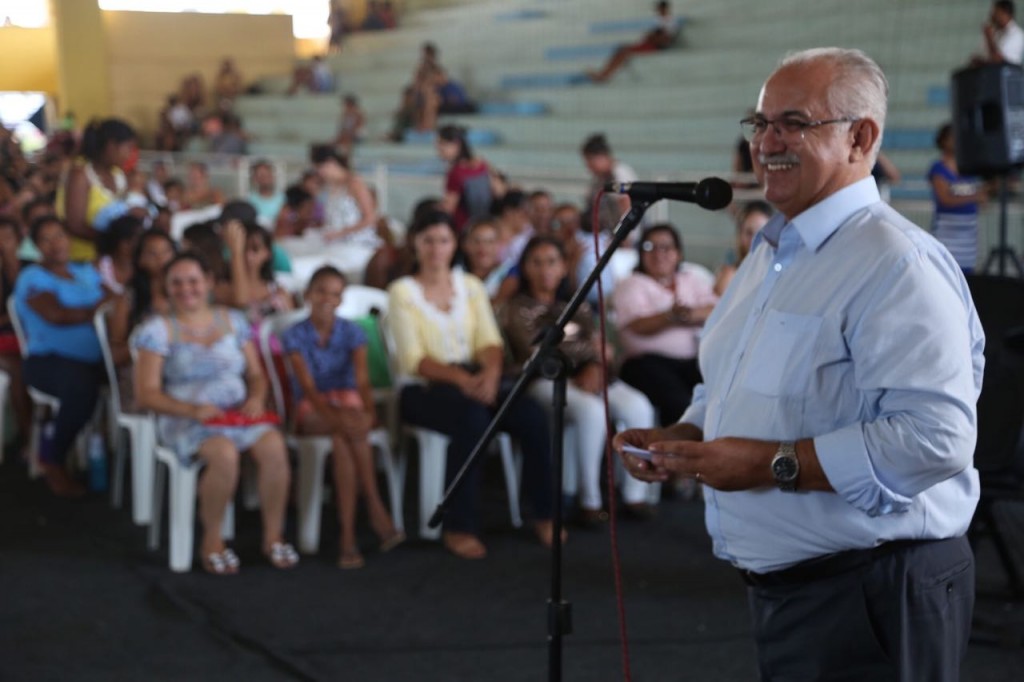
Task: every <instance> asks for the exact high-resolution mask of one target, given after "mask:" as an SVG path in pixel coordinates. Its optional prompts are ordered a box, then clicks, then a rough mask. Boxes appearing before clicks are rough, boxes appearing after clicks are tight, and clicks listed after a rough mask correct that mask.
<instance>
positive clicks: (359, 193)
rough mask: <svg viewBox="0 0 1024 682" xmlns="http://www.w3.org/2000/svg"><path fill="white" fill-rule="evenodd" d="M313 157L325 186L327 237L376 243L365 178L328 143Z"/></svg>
mask: <svg viewBox="0 0 1024 682" xmlns="http://www.w3.org/2000/svg"><path fill="white" fill-rule="evenodd" d="M311 159H312V162H313V165H314V166H315V167H316V172H317V174H318V175H319V176H320V180H321V181H322V182H323V185H324V189H323V192H322V193H321V195H320V199H321V202H322V203H323V206H324V223H323V236H324V239H326V240H328V241H336V240H343V241H346V242H359V243H365V244H372V245H376V244H377V242H378V238H377V234H376V223H377V212H376V211H375V210H374V207H373V197H372V196H370V190H369V188H368V187H367V186H366V183H365V182H364V181H363V179H362V178H361V177H360V176H359V174H357V173H356V172H355V171H354V170H352V169H351V168H350V167H349V163H348V159H346V158H345V157H344V156H341V155H340V154H338V153H337V152H336V151H334V150H333V149H331V148H330V147H326V146H320V147H315V148H314V149H313V152H312V155H311Z"/></svg>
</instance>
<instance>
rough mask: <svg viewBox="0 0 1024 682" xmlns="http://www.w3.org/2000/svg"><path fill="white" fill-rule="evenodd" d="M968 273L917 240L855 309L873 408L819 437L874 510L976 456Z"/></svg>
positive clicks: (976, 355) (979, 342)
mask: <svg viewBox="0 0 1024 682" xmlns="http://www.w3.org/2000/svg"><path fill="white" fill-rule="evenodd" d="M962 283H963V280H962V279H961V278H960V276H959V273H957V272H955V271H954V270H953V269H952V268H951V267H950V263H949V261H948V259H946V258H944V256H943V255H942V254H941V253H939V252H937V251H933V250H931V249H927V248H925V249H918V250H915V251H912V252H911V253H909V254H907V255H906V256H905V257H904V258H903V259H902V260H900V261H899V263H898V264H897V265H896V266H895V267H894V269H893V271H892V272H891V273H890V275H889V276H888V277H885V278H881V279H880V281H878V282H877V288H876V289H875V291H874V292H873V294H872V295H871V296H869V297H865V299H863V300H862V302H861V306H862V307H861V308H860V309H855V310H852V311H850V313H851V319H850V322H851V327H850V329H849V331H848V333H847V336H846V338H847V342H848V343H849V347H850V355H851V357H852V360H853V365H854V377H855V381H856V384H857V389H858V391H859V392H860V393H861V395H862V396H864V404H865V406H866V410H867V411H868V412H869V414H868V417H867V418H866V419H865V420H863V421H861V422H859V423H854V424H850V425H847V426H844V427H842V428H839V429H837V430H835V431H833V432H831V433H826V434H823V435H819V436H818V437H816V438H815V439H814V443H815V448H816V450H817V454H818V458H819V460H820V462H821V466H822V469H823V471H824V473H825V475H826V477H827V478H828V480H829V483H831V485H832V487H833V488H835V490H836V492H837V493H838V494H839V495H841V496H842V497H843V499H845V500H846V501H847V502H848V503H849V504H851V505H852V506H854V507H856V508H857V509H859V510H861V511H863V512H865V513H866V514H868V515H870V516H877V515H882V514H892V513H899V512H902V511H905V510H906V509H907V508H908V507H909V506H910V505H911V504H912V502H913V498H914V496H915V495H917V494H919V493H920V492H922V491H924V490H926V489H928V488H930V487H931V486H934V485H936V484H937V483H940V482H942V481H944V480H946V479H948V478H950V477H952V476H955V475H956V474H958V473H960V472H961V471H963V470H964V469H966V468H967V467H969V466H971V462H972V459H973V455H974V445H975V439H976V436H977V415H976V402H977V397H978V394H979V393H980V390H981V386H980V383H981V382H980V378H981V372H980V367H982V366H983V362H984V360H983V356H982V350H983V347H984V335H983V333H982V332H981V328H980V325H979V324H978V323H977V317H976V316H975V315H974V314H973V304H972V302H971V300H970V298H969V295H968V294H967V292H966V290H965V288H964V287H963V286H962ZM951 294H953V295H951ZM684 419H685V416H684Z"/></svg>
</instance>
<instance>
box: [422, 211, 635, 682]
mask: <svg viewBox="0 0 1024 682" xmlns="http://www.w3.org/2000/svg"><path fill="white" fill-rule="evenodd" d="M652 203H653V202H651V201H646V200H637V199H633V202H632V205H631V207H630V209H629V211H628V212H627V213H626V215H624V216H622V218H621V219H620V220H619V223H618V225H616V226H615V230H614V232H613V233H612V239H611V241H610V242H609V243H608V246H607V248H605V250H604V253H602V254H601V258H600V259H599V260H598V261H597V264H596V265H595V266H594V269H593V270H592V271H591V272H590V274H589V275H588V276H587V279H586V281H584V282H583V283H582V284H581V285H580V287H579V289H577V290H576V293H574V294H573V295H572V298H571V299H569V302H568V303H566V304H565V308H563V309H562V313H561V314H560V315H559V316H558V319H557V320H555V322H554V324H552V325H551V326H550V327H548V328H547V329H546V330H545V331H544V332H543V333H542V334H541V337H540V343H539V345H538V347H537V350H536V351H534V353H533V355H532V356H530V359H529V360H527V361H526V363H525V364H524V365H523V371H522V374H520V375H519V378H518V380H516V383H515V384H514V385H513V386H512V390H511V391H510V392H509V393H508V395H507V396H506V397H505V400H504V401H503V402H502V404H501V406H500V407H498V410H497V412H495V414H494V418H493V419H492V420H491V423H490V424H488V425H487V429H486V430H485V431H484V433H483V435H482V436H481V437H480V440H479V442H477V444H476V447H474V448H473V452H471V453H470V455H469V457H468V458H467V459H466V462H465V463H464V464H463V465H462V468H461V469H459V471H458V473H456V474H455V477H454V478H453V479H452V482H451V484H449V486H448V489H447V490H445V491H444V497H443V498H442V499H441V503H440V504H438V505H437V509H436V510H435V511H434V514H433V515H432V516H431V517H430V521H429V522H428V525H429V526H430V527H431V528H436V527H437V526H438V524H440V523H441V518H442V517H443V516H444V511H445V509H446V508H447V506H448V502H449V500H450V499H451V497H452V495H453V494H454V493H455V491H456V490H458V489H459V486H460V485H462V482H463V480H464V479H465V477H466V473H467V472H468V471H469V469H470V467H473V466H475V465H476V462H477V459H479V457H480V454H481V453H482V452H484V451H486V450H487V447H488V445H490V443H491V440H493V438H494V435H495V434H496V433H497V432H498V427H499V426H500V425H501V422H502V420H503V419H504V417H505V413H506V412H508V410H509V406H510V405H511V404H512V403H513V402H514V401H515V400H516V399H517V398H519V396H520V395H522V393H523V392H524V391H525V390H526V387H527V385H528V384H529V383H530V381H531V380H532V379H533V378H534V376H535V375H536V374H538V373H539V374H541V375H542V376H544V377H545V378H547V379H551V380H553V381H554V390H553V392H554V395H553V396H552V407H553V420H552V432H551V453H552V463H551V465H552V467H553V468H554V479H555V480H554V488H555V490H554V495H555V504H554V506H553V508H554V514H553V518H552V520H551V521H552V526H553V532H552V541H551V594H550V598H549V599H548V680H551V682H558V681H559V680H561V679H562V636H563V635H567V634H571V633H572V605H571V604H570V603H569V602H567V601H565V600H563V599H562V503H561V495H562V459H563V457H564V453H563V452H562V432H563V430H564V428H563V427H564V422H565V393H566V376H567V366H566V361H565V356H563V355H562V354H561V353H560V352H559V351H558V346H559V344H560V343H561V342H562V339H563V338H564V337H565V325H566V324H568V323H569V321H570V320H572V318H573V316H574V315H575V314H576V311H577V310H579V307H580V306H581V305H582V304H583V301H585V300H586V298H587V294H588V293H589V292H590V290H591V288H593V286H594V283H595V282H597V280H598V278H599V277H600V276H601V273H602V272H603V271H604V269H605V267H607V265H608V262H609V261H610V260H611V258H612V254H614V253H615V251H616V249H618V248H619V246H621V245H622V242H624V241H625V240H626V237H627V236H629V233H630V232H631V231H632V230H633V228H635V227H636V226H637V225H639V224H640V220H641V219H642V218H643V216H644V212H645V211H647V209H648V208H649V207H650V205H651V204H652Z"/></svg>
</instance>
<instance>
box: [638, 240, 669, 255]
mask: <svg viewBox="0 0 1024 682" xmlns="http://www.w3.org/2000/svg"><path fill="white" fill-rule="evenodd" d="M640 248H641V249H643V250H644V251H646V252H647V253H650V252H652V251H657V252H658V253H669V252H670V251H675V250H676V245H675V244H655V243H654V242H644V243H643V244H641V245H640Z"/></svg>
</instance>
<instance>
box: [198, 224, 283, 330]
mask: <svg viewBox="0 0 1024 682" xmlns="http://www.w3.org/2000/svg"><path fill="white" fill-rule="evenodd" d="M223 239H224V243H225V245H226V246H227V247H228V254H229V257H230V261H229V263H228V267H229V271H230V273H231V279H230V280H229V281H227V282H222V283H220V284H218V285H217V287H216V299H217V301H219V302H220V303H223V304H225V305H230V306H232V307H234V308H238V309H240V310H243V311H244V312H245V316H246V318H247V319H248V320H249V322H250V324H252V325H253V327H254V328H255V327H257V326H258V325H259V323H260V322H262V321H263V318H265V317H267V316H268V315H273V314H274V313H279V312H282V311H285V310H291V309H292V308H293V305H292V300H291V297H290V296H289V295H288V292H287V291H285V290H284V289H282V288H281V287H280V286H278V285H277V283H276V282H275V281H274V266H273V259H272V255H273V254H272V249H273V238H272V237H271V236H270V232H268V231H267V230H264V229H263V228H262V227H260V226H259V225H258V224H257V223H254V222H246V223H242V222H240V221H238V220H228V221H226V222H225V223H224V226H223Z"/></svg>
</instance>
